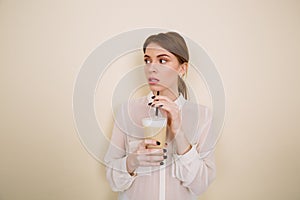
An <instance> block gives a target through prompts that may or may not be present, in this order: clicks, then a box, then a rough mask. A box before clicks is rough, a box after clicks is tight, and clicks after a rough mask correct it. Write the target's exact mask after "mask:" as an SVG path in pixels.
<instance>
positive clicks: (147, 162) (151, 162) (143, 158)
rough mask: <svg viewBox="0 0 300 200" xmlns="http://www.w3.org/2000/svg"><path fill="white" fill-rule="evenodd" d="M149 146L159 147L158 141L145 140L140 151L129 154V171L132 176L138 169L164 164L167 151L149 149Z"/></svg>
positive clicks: (139, 147)
mask: <svg viewBox="0 0 300 200" xmlns="http://www.w3.org/2000/svg"><path fill="white" fill-rule="evenodd" d="M147 145H159V144H157V141H156V140H151V139H145V140H143V141H142V142H141V143H140V144H139V146H138V149H137V150H136V151H135V152H133V153H131V154H129V155H128V157H127V160H126V166H127V171H128V173H129V174H132V173H133V172H134V171H135V170H136V169H137V168H138V167H149V166H159V165H163V164H164V162H163V161H164V159H166V158H167V156H166V155H165V153H166V149H147Z"/></svg>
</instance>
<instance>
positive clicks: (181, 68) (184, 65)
mask: <svg viewBox="0 0 300 200" xmlns="http://www.w3.org/2000/svg"><path fill="white" fill-rule="evenodd" d="M188 66H189V64H188V63H187V62H184V63H182V64H181V65H180V66H179V71H178V73H179V75H182V76H184V75H185V74H186V72H187V70H188Z"/></svg>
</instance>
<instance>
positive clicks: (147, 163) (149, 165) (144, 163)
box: [140, 161, 164, 167]
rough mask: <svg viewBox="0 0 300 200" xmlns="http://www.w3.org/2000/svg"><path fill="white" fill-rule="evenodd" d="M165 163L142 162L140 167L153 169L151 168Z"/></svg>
mask: <svg viewBox="0 0 300 200" xmlns="http://www.w3.org/2000/svg"><path fill="white" fill-rule="evenodd" d="M163 164H164V162H163V161H161V162H147V161H141V162H140V166H142V167H151V166H160V165H163Z"/></svg>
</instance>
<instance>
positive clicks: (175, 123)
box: [151, 96, 192, 155]
mask: <svg viewBox="0 0 300 200" xmlns="http://www.w3.org/2000/svg"><path fill="white" fill-rule="evenodd" d="M151 106H153V107H158V108H159V109H160V111H162V114H163V115H164V116H166V117H167V118H168V121H169V123H170V124H169V130H170V131H169V133H170V134H171V135H170V136H169V137H170V138H172V139H173V138H174V139H175V142H176V146H177V153H178V154H180V155H182V154H185V153H186V152H188V151H189V150H190V149H191V148H192V146H191V144H190V143H189V141H188V140H187V139H186V137H185V135H184V133H183V132H182V129H181V110H180V108H179V107H178V105H177V104H176V103H175V102H173V101H172V100H171V99H169V98H168V97H166V96H155V98H154V101H153V102H152V104H151Z"/></svg>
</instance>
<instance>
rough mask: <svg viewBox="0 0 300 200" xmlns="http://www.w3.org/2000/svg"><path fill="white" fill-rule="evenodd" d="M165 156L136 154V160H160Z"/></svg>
mask: <svg viewBox="0 0 300 200" xmlns="http://www.w3.org/2000/svg"><path fill="white" fill-rule="evenodd" d="M164 159H165V158H164V156H162V155H160V156H150V155H140V156H138V160H139V161H140V163H141V162H144V161H145V162H161V161H163V160H164Z"/></svg>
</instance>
